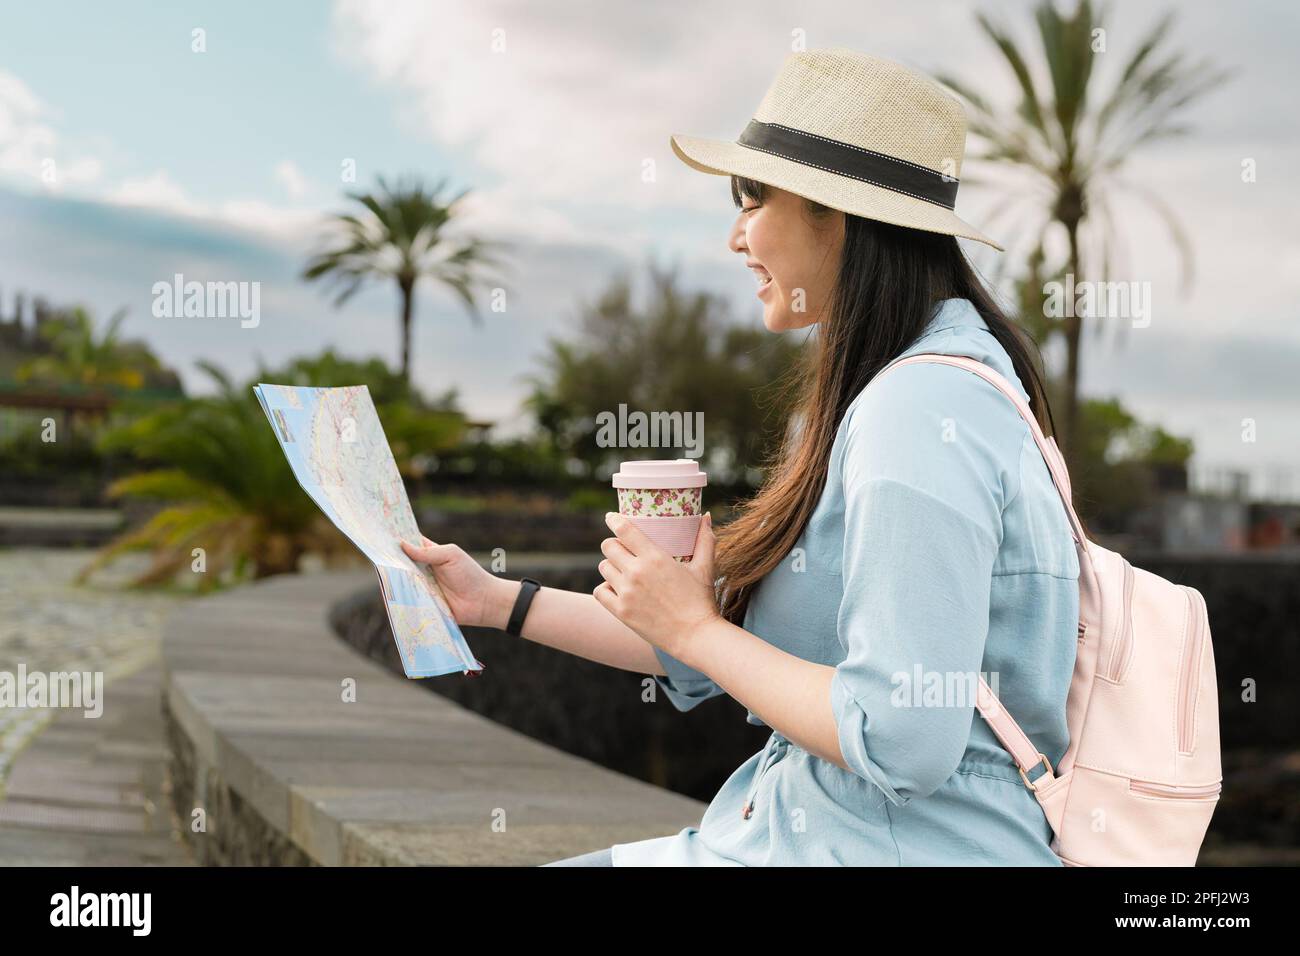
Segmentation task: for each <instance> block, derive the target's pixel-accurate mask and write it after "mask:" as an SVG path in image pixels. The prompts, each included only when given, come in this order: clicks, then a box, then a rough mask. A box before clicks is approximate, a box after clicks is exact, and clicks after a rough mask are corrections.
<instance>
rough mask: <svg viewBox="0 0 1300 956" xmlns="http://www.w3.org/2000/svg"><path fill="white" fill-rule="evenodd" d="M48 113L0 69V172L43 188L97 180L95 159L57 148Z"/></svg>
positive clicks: (19, 82) (99, 170)
mask: <svg viewBox="0 0 1300 956" xmlns="http://www.w3.org/2000/svg"><path fill="white" fill-rule="evenodd" d="M48 113H49V111H48V110H47V108H46V107H45V104H44V103H42V102H41V100H40V99H39V98H38V97H37V96H36V94H35V93H33V92H32V90H31V89H30V88H29V87H28V86H27V84H26V83H24V82H23V81H22V80H21V79H19V78H18V77H16V76H14V75H13V74H12V73H7V72H5V71H4V70H0V176H5V177H14V178H16V179H20V180H28V181H32V180H35V181H36V182H39V183H41V184H42V185H43V186H44V187H45V188H47V189H59V188H60V187H62V186H65V185H83V184H86V183H92V182H95V181H96V180H98V179H99V177H100V174H101V173H102V171H103V170H102V166H101V164H100V162H99V160H98V159H96V158H95V157H92V156H81V155H74V156H68V155H66V154H65V153H64V152H63V151H61V150H60V147H59V136H58V134H57V132H56V131H55V129H54V127H53V126H51V125H50V122H49V115H48Z"/></svg>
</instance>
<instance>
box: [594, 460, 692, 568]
mask: <svg viewBox="0 0 1300 956" xmlns="http://www.w3.org/2000/svg"><path fill="white" fill-rule="evenodd" d="M708 481H709V479H708V476H707V475H706V474H705V473H704V472H702V471H700V466H699V465H697V464H696V463H695V460H694V459H692V458H678V459H677V460H676V461H625V462H623V463H622V464H621V465H620V466H619V470H618V471H617V472H615V473H614V488H615V489H616V490H617V491H618V511H619V514H621V515H623V516H625V517H627V518H630V519H631V520H632V523H633V524H634V525H636V526H637V527H638V528H640V529H641V530H642V531H643V532H645V535H646V537H647V538H649V539H650V540H651V541H653V542H654V543H655V544H657V545H658V546H659V547H661V548H663V549H664V550H665V551H667V552H668V553H669V554H671V555H672V556H673V557H674V558H676V559H677V560H678V561H689V560H690V559H691V555H692V554H694V553H695V536H696V535H697V534H699V530H700V521H701V520H702V518H703V514H704V512H703V509H702V508H701V498H702V496H703V493H704V486H705V485H706V484H708Z"/></svg>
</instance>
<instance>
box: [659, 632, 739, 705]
mask: <svg viewBox="0 0 1300 956" xmlns="http://www.w3.org/2000/svg"><path fill="white" fill-rule="evenodd" d="M654 651H655V656H657V657H658V658H659V663H660V664H661V665H662V666H663V669H664V672H665V673H664V674H662V675H660V674H656V675H655V682H656V683H657V684H658V685H659V686H660V687H662V688H663V689H664V693H666V694H667V695H668V699H669V700H670V701H671V702H672V705H673V706H674V707H676V708H677V709H678V710H681V711H687V710H690V709H691V708H692V707H694V706H695V705H697V704H698V703H700V701H703V700H708V699H709V698H710V697H717V696H718V695H719V694H721V693H722V692H723V691H722V688H721V687H719V686H718V685H717V684H715V683H714V682H713V679H712V678H711V677H708V676H706V675H705V674H703V673H701V672H700V671H697V670H696V669H695V668H693V667H690V666H688V665H686V664H683V663H682V662H681V661H679V660H678V659H677V658H675V657H673V656H672V655H671V654H667V653H665V652H664V651H662V650H660V649H659V648H657V647H656V648H655V649H654Z"/></svg>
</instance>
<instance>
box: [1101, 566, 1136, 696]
mask: <svg viewBox="0 0 1300 956" xmlns="http://www.w3.org/2000/svg"><path fill="white" fill-rule="evenodd" d="M1120 561H1121V562H1123V566H1124V604H1123V607H1122V608H1121V609H1120V623H1119V637H1118V638H1117V639H1116V641H1115V643H1114V644H1113V645H1112V647H1111V652H1110V659H1109V661H1107V667H1106V679H1107V680H1110V681H1113V682H1116V683H1118V681H1119V679H1120V678H1121V677H1122V676H1123V675H1124V672H1125V670H1126V669H1127V668H1128V659H1129V657H1130V655H1131V654H1132V653H1133V565H1131V564H1129V563H1128V561H1126V560H1124V559H1123V558H1120Z"/></svg>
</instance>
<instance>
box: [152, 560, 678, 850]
mask: <svg viewBox="0 0 1300 956" xmlns="http://www.w3.org/2000/svg"><path fill="white" fill-rule="evenodd" d="M358 592H362V593H366V594H367V596H369V595H377V594H378V588H377V584H376V579H375V577H374V573H373V571H362V572H349V573H341V572H330V573H321V574H312V575H285V576H281V577H277V578H272V579H269V580H266V581H262V582H258V583H256V584H252V585H247V586H244V587H241V588H237V589H234V590H231V591H228V592H225V593H221V594H217V595H214V596H211V597H206V598H202V599H200V600H197V601H192V602H186V603H185V604H184V605H183V606H182V607H181V608H180V609H178V611H177V612H176V614H175V615H174V616H173V618H172V619H171V621H170V622H169V623H168V625H167V626H166V628H165V630H164V634H163V708H164V721H165V724H166V728H167V738H168V743H169V752H170V757H169V772H168V776H169V785H170V788H171V794H172V797H171V799H172V802H173V807H174V809H175V811H176V816H177V818H178V819H179V820H180V822H181V829H182V832H183V833H184V834H185V836H186V839H187V840H188V841H189V843H190V844H191V846H192V847H193V849H194V853H195V856H196V858H197V859H198V860H200V861H202V862H204V863H210V864H235V865H249V864H252V865H303V864H307V863H317V864H325V865H438V864H446V865H533V864H538V863H544V862H547V861H550V860H555V859H559V858H562V857H566V856H573V855H576V854H579V853H584V852H588V851H590V850H597V849H601V848H604V847H607V846H610V845H611V844H614V843H627V842H633V841H636V840H642V839H648V838H651V837H656V836H666V835H669V834H672V833H675V832H677V831H678V830H680V829H681V828H682V827H684V826H688V825H691V824H694V823H698V821H699V819H700V816H701V815H702V813H703V810H704V807H703V806H702V805H701V804H699V803H697V802H695V801H693V800H689V799H687V798H685V797H682V796H680V795H678V794H675V793H671V792H669V791H667V790H664V789H661V788H659V787H654V786H650V785H648V784H646V783H644V782H641V781H638V780H634V779H632V778H630V777H627V776H624V775H622V774H618V773H615V772H612V771H610V770H607V769H604V768H602V767H599V766H597V765H596V764H594V763H591V762H588V761H585V760H582V759H579V758H577V757H574V756H572V755H570V754H567V753H564V752H562V751H560V750H557V749H555V748H552V747H548V746H546V745H545V744H543V743H539V742H538V741H536V740H532V739H529V738H528V737H525V736H523V735H521V734H517V733H514V732H513V731H511V730H509V729H507V728H505V727H501V726H499V725H497V724H495V723H493V722H492V721H490V720H486V719H484V718H483V717H481V716H479V715H477V714H474V713H471V712H469V711H468V710H466V709H464V708H462V707H460V706H459V705H457V704H456V703H454V702H452V701H449V700H445V699H443V698H441V697H439V696H437V695H431V694H428V693H426V692H424V691H423V690H421V689H420V686H419V683H417V682H415V681H409V680H407V679H406V678H404V677H401V676H398V675H396V674H394V673H391V672H389V671H388V670H386V669H385V668H384V667H382V666H380V665H379V664H378V663H376V662H374V661H371V660H367V659H366V658H364V657H363V656H361V655H360V654H357V653H356V652H355V651H353V650H352V649H351V648H349V647H348V646H347V645H346V644H345V643H343V642H342V641H340V640H339V639H338V637H337V635H336V634H335V633H334V632H333V631H332V630H331V628H330V626H329V624H328V622H327V620H326V614H327V612H328V610H329V608H330V607H331V605H332V604H333V603H334V602H335V601H337V600H338V598H339V596H340V595H346V594H353V593H358ZM447 679H457V678H444V680H447ZM424 683H429V682H424ZM196 811H202V813H201V817H202V818H203V819H204V822H205V825H204V827H203V828H202V829H200V830H198V831H197V832H196V830H195V828H193V827H192V825H191V824H192V821H193V820H194V819H195V817H196Z"/></svg>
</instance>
